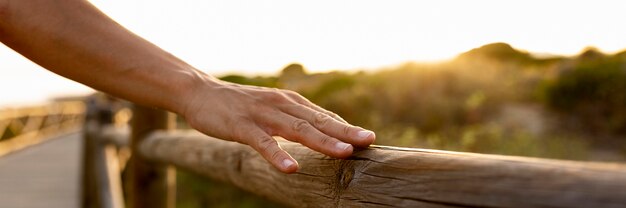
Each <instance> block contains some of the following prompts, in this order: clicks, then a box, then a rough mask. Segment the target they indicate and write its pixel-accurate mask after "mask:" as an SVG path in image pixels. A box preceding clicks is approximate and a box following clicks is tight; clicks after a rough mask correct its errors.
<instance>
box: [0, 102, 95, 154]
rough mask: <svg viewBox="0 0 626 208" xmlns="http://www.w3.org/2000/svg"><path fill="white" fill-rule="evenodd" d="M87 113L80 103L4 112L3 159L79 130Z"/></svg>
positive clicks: (0, 123)
mask: <svg viewBox="0 0 626 208" xmlns="http://www.w3.org/2000/svg"><path fill="white" fill-rule="evenodd" d="M84 111H85V107H84V104H83V102H80V101H77V102H55V103H51V104H49V105H45V106H35V107H27V108H19V109H3V110H0V156H3V155H6V154H9V153H11V152H14V151H16V150H20V149H22V148H24V147H27V146H30V145H34V144H37V143H40V142H42V141H44V140H45V139H47V138H50V137H51V135H52V134H63V133H65V132H67V131H72V130H76V129H77V127H80V124H81V123H82V120H83V114H84Z"/></svg>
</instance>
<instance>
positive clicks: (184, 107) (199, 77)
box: [171, 69, 224, 117]
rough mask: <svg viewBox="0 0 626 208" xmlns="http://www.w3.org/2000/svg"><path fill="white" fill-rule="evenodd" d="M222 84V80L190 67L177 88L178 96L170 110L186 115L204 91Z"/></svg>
mask: <svg viewBox="0 0 626 208" xmlns="http://www.w3.org/2000/svg"><path fill="white" fill-rule="evenodd" d="M223 85H224V82H223V81H221V80H219V79H217V78H215V77H212V76H210V75H207V74H205V73H203V72H201V71H198V70H197V69H191V70H190V71H189V74H188V78H187V79H186V81H185V84H184V85H183V87H181V89H180V90H179V91H180V92H179V93H178V94H179V95H180V96H179V97H178V99H176V100H175V101H174V102H173V103H174V107H173V108H172V109H171V111H173V112H175V113H177V114H179V115H181V116H183V117H186V116H187V112H188V111H189V109H190V108H193V107H192V106H193V105H194V103H196V102H198V101H197V99H202V98H201V97H202V95H203V94H204V93H207V92H209V91H210V90H211V89H214V88H216V87H220V86H223Z"/></svg>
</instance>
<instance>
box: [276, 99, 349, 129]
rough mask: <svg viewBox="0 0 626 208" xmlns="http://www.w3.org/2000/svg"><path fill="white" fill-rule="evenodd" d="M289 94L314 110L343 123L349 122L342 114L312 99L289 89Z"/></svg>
mask: <svg viewBox="0 0 626 208" xmlns="http://www.w3.org/2000/svg"><path fill="white" fill-rule="evenodd" d="M287 96H289V98H291V99H293V100H294V101H296V102H297V103H300V104H302V105H304V106H306V107H309V108H311V109H313V110H316V111H319V112H322V113H324V114H326V115H328V116H330V117H331V118H333V119H335V120H337V121H340V122H342V123H346V124H347V123H348V122H347V121H346V120H344V119H343V118H341V116H339V115H337V114H336V113H333V112H331V111H329V110H326V109H324V108H322V107H320V106H318V105H316V104H315V103H312V102H311V101H309V100H307V99H306V98H304V97H302V95H300V94H298V93H295V92H292V91H288V93H287Z"/></svg>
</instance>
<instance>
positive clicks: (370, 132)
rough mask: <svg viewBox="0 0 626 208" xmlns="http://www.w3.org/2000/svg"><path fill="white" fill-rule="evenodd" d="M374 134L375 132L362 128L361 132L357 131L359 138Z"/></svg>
mask: <svg viewBox="0 0 626 208" xmlns="http://www.w3.org/2000/svg"><path fill="white" fill-rule="evenodd" d="M372 134H374V132H372V131H368V130H361V131H359V133H357V136H358V137H359V139H367V138H368V137H370V136H371V135H372Z"/></svg>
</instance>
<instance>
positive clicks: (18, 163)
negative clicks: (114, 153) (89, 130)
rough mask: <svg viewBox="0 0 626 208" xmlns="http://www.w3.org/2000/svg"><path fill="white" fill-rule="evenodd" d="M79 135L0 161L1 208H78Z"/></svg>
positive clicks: (39, 145) (27, 150) (42, 145)
mask: <svg viewBox="0 0 626 208" xmlns="http://www.w3.org/2000/svg"><path fill="white" fill-rule="evenodd" d="M80 138H81V134H80V133H72V134H68V135H63V136H61V137H59V138H54V139H51V140H49V141H46V142H44V143H41V144H38V145H35V146H32V147H29V148H26V149H23V150H20V151H18V152H14V153H12V154H9V155H6V156H4V157H0V207H15V208H21V207H25V208H26V207H64V208H72V207H79V202H80V201H79V200H80V192H79V191H80V187H79V182H80V162H81V161H80V160H81V159H80V154H81V152H80V149H81V148H80V147H81V146H80V143H81V140H80Z"/></svg>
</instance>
